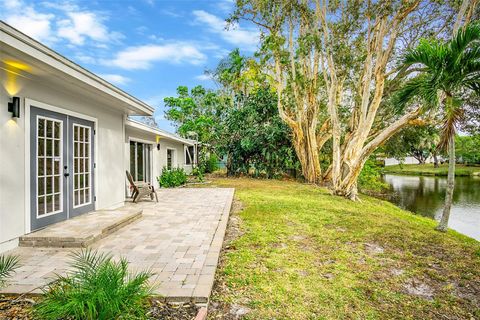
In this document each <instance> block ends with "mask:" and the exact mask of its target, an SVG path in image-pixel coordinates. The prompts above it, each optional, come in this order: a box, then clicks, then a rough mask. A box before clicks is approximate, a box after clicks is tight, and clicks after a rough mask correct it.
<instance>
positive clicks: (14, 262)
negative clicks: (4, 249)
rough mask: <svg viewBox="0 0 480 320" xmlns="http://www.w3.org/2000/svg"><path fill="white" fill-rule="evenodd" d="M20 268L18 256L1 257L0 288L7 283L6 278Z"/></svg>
mask: <svg viewBox="0 0 480 320" xmlns="http://www.w3.org/2000/svg"><path fill="white" fill-rule="evenodd" d="M18 267H19V260H18V257H17V256H10V255H6V256H4V255H1V256H0V287H1V286H2V285H3V284H4V283H5V280H6V278H8V277H10V276H11V275H12V273H13V272H15V269H17V268H18Z"/></svg>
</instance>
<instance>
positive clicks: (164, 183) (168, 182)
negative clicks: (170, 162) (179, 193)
mask: <svg viewBox="0 0 480 320" xmlns="http://www.w3.org/2000/svg"><path fill="white" fill-rule="evenodd" d="M157 180H158V183H159V184H160V187H162V188H173V187H178V186H181V185H183V184H185V183H187V174H186V173H185V170H183V169H182V168H172V169H167V168H163V170H162V175H161V176H160V177H157Z"/></svg>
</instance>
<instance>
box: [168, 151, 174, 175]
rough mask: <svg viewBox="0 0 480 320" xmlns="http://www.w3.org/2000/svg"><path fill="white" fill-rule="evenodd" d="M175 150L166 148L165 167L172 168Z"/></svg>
mask: <svg viewBox="0 0 480 320" xmlns="http://www.w3.org/2000/svg"><path fill="white" fill-rule="evenodd" d="M174 153H175V150H173V149H167V169H169V170H170V169H172V167H173V157H174Z"/></svg>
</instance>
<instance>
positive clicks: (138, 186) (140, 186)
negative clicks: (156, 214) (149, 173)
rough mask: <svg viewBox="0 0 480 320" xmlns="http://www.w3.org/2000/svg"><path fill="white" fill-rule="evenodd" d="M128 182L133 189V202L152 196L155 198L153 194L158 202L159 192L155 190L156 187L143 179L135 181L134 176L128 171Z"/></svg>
mask: <svg viewBox="0 0 480 320" xmlns="http://www.w3.org/2000/svg"><path fill="white" fill-rule="evenodd" d="M126 174H127V179H128V182H129V183H130V190H132V198H133V202H137V201H138V199H140V198H143V197H146V196H150V199H151V200H153V196H155V200H156V201H157V202H158V196H157V192H155V188H154V187H153V186H152V185H151V184H150V183H148V182H143V181H137V182H135V181H133V177H132V175H131V174H130V172H128V170H127V171H126Z"/></svg>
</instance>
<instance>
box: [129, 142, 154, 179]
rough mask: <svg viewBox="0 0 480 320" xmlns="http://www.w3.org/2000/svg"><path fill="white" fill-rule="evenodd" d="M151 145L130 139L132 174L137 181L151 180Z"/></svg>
mask: <svg viewBox="0 0 480 320" xmlns="http://www.w3.org/2000/svg"><path fill="white" fill-rule="evenodd" d="M150 150H151V145H150V144H146V143H141V142H137V141H130V174H131V175H132V177H133V179H134V180H135V181H146V182H151V181H150V180H151V179H150V164H151V158H150Z"/></svg>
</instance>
